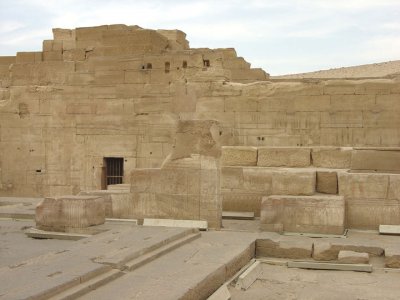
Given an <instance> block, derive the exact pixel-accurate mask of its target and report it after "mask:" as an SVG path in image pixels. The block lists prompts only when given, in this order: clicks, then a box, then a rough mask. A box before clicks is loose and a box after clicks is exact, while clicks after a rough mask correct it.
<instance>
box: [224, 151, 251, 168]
mask: <svg viewBox="0 0 400 300" xmlns="http://www.w3.org/2000/svg"><path fill="white" fill-rule="evenodd" d="M221 164H222V165H223V166H255V165H257V148H256V147H240V146H237V147H229V146H225V147H222V155H221Z"/></svg>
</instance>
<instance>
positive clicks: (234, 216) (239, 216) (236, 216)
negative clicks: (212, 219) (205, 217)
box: [222, 211, 254, 220]
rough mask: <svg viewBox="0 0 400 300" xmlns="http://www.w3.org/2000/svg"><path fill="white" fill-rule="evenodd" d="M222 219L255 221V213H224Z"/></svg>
mask: <svg viewBox="0 0 400 300" xmlns="http://www.w3.org/2000/svg"><path fill="white" fill-rule="evenodd" d="M222 219H231V220H254V212H252V211H223V212H222Z"/></svg>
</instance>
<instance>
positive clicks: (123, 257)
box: [94, 229, 198, 270]
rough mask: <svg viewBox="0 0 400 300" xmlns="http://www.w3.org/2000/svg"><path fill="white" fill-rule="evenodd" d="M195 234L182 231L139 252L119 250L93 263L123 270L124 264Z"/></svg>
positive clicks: (194, 232)
mask: <svg viewBox="0 0 400 300" xmlns="http://www.w3.org/2000/svg"><path fill="white" fill-rule="evenodd" d="M197 233H198V231H197V230H196V229H188V230H184V231H182V232H180V233H178V234H175V235H172V236H170V237H168V238H166V239H163V240H160V241H158V242H155V243H154V244H151V245H150V246H149V247H145V248H141V249H139V251H132V250H130V249H129V248H127V249H121V250H120V251H113V252H111V253H106V254H104V255H102V256H101V257H97V258H96V259H94V261H95V262H97V263H100V264H105V265H110V266H111V267H113V268H117V269H120V270H124V269H125V268H126V267H125V264H126V263H128V262H130V261H133V260H136V259H139V260H140V259H141V256H143V255H147V254H149V255H150V256H151V253H153V252H154V251H157V250H158V249H161V248H163V247H165V246H168V245H170V244H172V245H173V244H174V243H175V242H177V241H178V243H179V241H181V240H185V239H186V238H188V237H189V238H190V237H192V236H193V235H196V234H197Z"/></svg>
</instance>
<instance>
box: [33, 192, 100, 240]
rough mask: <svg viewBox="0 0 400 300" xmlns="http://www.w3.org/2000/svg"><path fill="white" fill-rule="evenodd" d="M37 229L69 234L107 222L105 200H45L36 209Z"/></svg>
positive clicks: (83, 198) (84, 198)
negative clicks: (77, 229)
mask: <svg viewBox="0 0 400 300" xmlns="http://www.w3.org/2000/svg"><path fill="white" fill-rule="evenodd" d="M35 220H36V228H37V229H41V230H46V231H60V232H68V231H69V230H70V229H74V228H87V227H89V226H93V225H100V224H103V223H104V222H105V205H104V199H103V198H102V197H99V196H61V197H52V198H50V197H49V198H45V199H44V200H42V201H41V202H40V203H39V204H38V205H37V207H36V215H35Z"/></svg>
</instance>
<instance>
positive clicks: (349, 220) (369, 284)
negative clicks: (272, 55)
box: [0, 25, 400, 300]
mask: <svg viewBox="0 0 400 300" xmlns="http://www.w3.org/2000/svg"><path fill="white" fill-rule="evenodd" d="M53 34H54V39H53V40H46V41H44V42H43V49H42V50H43V51H40V52H19V53H17V55H16V56H12V57H11V56H10V57H0V225H1V226H0V245H1V247H0V282H1V284H0V298H1V299H3V298H4V299H107V300H108V299H171V300H172V299H207V298H208V297H209V296H211V297H210V298H209V299H214V300H215V299H256V298H257V299H281V298H288V299H289V298H290V299H297V298H302V299H312V298H318V299H336V298H337V297H338V296H339V298H343V299H345V298H346V299H358V298H363V299H364V298H365V299H369V298H371V299H397V298H399V297H400V292H399V290H398V289H396V287H397V285H398V276H397V275H398V272H397V273H395V270H393V268H400V246H399V245H400V243H399V240H398V239H399V235H400V226H399V225H400V118H399V113H400V76H399V74H400V73H399V72H398V73H396V72H389V73H385V72H382V70H380V71H379V72H377V73H374V74H379V75H374V74H372V73H369V72H365V68H359V69H357V70H358V71H357V72H353V73H351V72H350V73H349V72H347V73H346V74H347V75H346V76H337V74H340V70H339V71H338V70H336V71H332V72H330V71H321V72H315V73H308V74H297V75H290V76H279V77H272V76H271V77H270V76H269V74H267V73H266V72H265V71H263V70H261V69H257V68H251V67H250V63H248V62H246V61H245V60H244V59H243V58H241V57H238V56H237V54H236V52H235V50H234V49H231V48H228V49H193V48H190V47H189V42H188V41H187V40H186V35H185V34H184V33H183V32H182V31H179V30H149V29H143V28H140V27H138V26H126V25H105V26H98V27H90V28H76V29H53ZM367 69H368V68H367ZM363 70H364V71H363ZM399 71H400V69H399ZM345 77H346V78H345ZM22 222H25V223H22ZM208 229H209V230H208ZM199 230H202V231H201V232H200V231H199ZM378 230H379V231H378ZM25 235H27V236H25ZM395 235H397V236H395ZM39 239H46V241H43V240H39ZM59 239H62V240H73V241H60V240H59ZM370 258H371V260H370ZM299 260H302V261H299ZM304 268H305V269H318V270H319V271H318V274H316V273H313V272H312V271H309V270H307V271H304V270H301V269H304ZM324 270H325V271H324ZM329 270H341V271H345V272H330V271H329ZM349 271H358V272H369V273H371V274H367V275H368V277H364V275H366V274H360V273H351V272H349ZM333 273H334V274H333ZM396 276H397V277H396ZM253 283H254V289H252V287H251V286H252V284H253ZM247 290H248V291H247ZM339 291H340V293H342V294H343V297H341V296H342V294H339ZM299 295H300V296H299ZM231 296H232V297H231ZM246 297H247V298H246Z"/></svg>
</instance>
